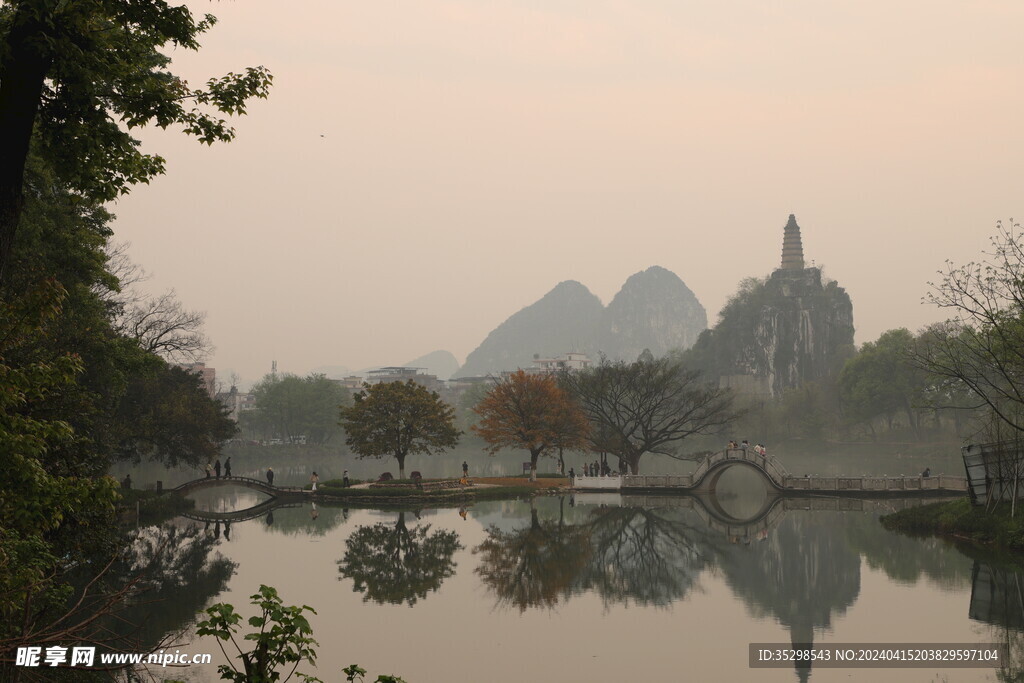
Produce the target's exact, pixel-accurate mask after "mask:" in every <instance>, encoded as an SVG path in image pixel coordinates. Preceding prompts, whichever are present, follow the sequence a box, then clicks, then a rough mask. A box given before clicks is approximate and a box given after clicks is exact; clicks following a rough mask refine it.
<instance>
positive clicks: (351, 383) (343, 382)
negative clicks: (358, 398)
mask: <svg viewBox="0 0 1024 683" xmlns="http://www.w3.org/2000/svg"><path fill="white" fill-rule="evenodd" d="M331 381H332V382H334V383H335V384H337V385H338V386H341V387H344V388H346V389H348V390H349V391H355V390H357V389H362V388H363V382H365V381H366V380H364V379H363V378H362V377H360V376H359V375H349V376H348V377H343V378H342V379H332V380H331Z"/></svg>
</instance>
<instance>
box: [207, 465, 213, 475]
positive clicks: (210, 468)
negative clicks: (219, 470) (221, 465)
mask: <svg viewBox="0 0 1024 683" xmlns="http://www.w3.org/2000/svg"><path fill="white" fill-rule="evenodd" d="M212 475H213V465H211V464H210V463H206V478H207V479H209V478H210V477H211V476H212Z"/></svg>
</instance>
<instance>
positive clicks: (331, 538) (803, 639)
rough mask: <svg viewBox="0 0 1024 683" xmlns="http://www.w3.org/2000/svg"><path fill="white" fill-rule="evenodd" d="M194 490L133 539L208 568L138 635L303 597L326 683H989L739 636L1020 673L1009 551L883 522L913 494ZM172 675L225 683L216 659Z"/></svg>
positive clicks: (975, 675) (1022, 610)
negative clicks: (222, 515) (925, 656)
mask: <svg viewBox="0 0 1024 683" xmlns="http://www.w3.org/2000/svg"><path fill="white" fill-rule="evenodd" d="M758 486H759V484H758V482H756V481H754V480H751V479H749V478H746V479H745V478H744V477H743V476H737V477H733V478H731V479H725V478H723V482H722V483H721V485H720V492H721V495H720V501H719V503H720V505H719V506H718V507H719V508H720V509H725V510H728V512H729V515H730V516H732V517H734V518H737V519H744V520H749V518H750V516H752V515H755V514H757V511H760V510H763V508H764V507H765V506H764V504H763V502H764V497H765V496H766V495H767V494H766V493H765V492H763V490H759V489H758ZM195 496H196V500H197V513H196V515H195V516H196V517H199V518H200V519H199V520H198V521H197V520H189V519H185V518H178V519H176V520H174V521H173V522H172V523H170V524H167V525H164V526H163V527H160V528H147V529H143V530H140V531H139V533H140V534H141V535H142V537H143V541H140V543H141V542H144V543H146V544H150V545H152V544H153V542H154V539H158V538H161V537H166V536H167V535H170V536H174V537H175V538H181V539H185V538H186V537H187V539H190V540H187V541H183V542H182V543H181V546H182V548H183V549H184V552H185V553H186V554H188V553H191V556H190V557H191V559H189V560H188V561H187V562H185V561H184V560H182V561H178V564H182V565H184V564H188V566H193V567H201V568H194V569H191V570H189V573H188V575H187V576H186V577H185V578H184V581H183V583H182V585H181V586H180V587H179V588H177V589H173V590H169V591H167V592H166V593H167V595H166V597H168V598H169V601H170V602H177V603H180V604H179V605H178V607H177V609H168V610H164V609H163V608H161V607H160V605H159V604H157V605H153V606H150V612H151V615H152V616H153V622H154V623H153V624H152V625H151V628H153V629H154V630H155V631H160V630H161V629H162V630H163V631H167V630H172V629H176V628H182V627H184V628H185V631H186V633H185V636H184V639H185V641H187V640H190V639H191V638H190V637H189V635H188V630H189V629H188V623H187V616H186V615H187V613H188V610H189V609H191V608H192V607H193V606H194V605H195V603H196V602H197V601H201V602H202V603H203V604H211V603H212V602H215V601H225V602H230V603H232V604H234V605H235V607H236V609H237V610H238V611H240V612H241V613H242V614H243V615H244V616H246V617H248V616H250V615H251V614H252V613H253V608H252V607H251V606H250V605H249V604H248V596H249V595H251V594H252V593H254V592H255V591H256V590H257V589H258V587H259V585H260V584H261V583H262V584H268V585H271V586H274V587H276V588H277V589H278V590H279V592H280V594H281V595H282V597H283V599H284V601H285V604H308V605H311V606H313V607H315V608H316V610H317V612H318V614H317V615H315V616H313V617H311V619H310V622H311V624H312V626H313V629H314V636H315V637H316V638H317V639H318V640H319V641H320V648H319V652H320V657H319V659H318V662H317V668H316V670H311V669H310V668H309V667H306V668H305V669H302V668H300V670H305V671H306V672H307V673H314V674H316V675H318V676H319V677H320V678H323V679H324V680H325V681H328V682H329V681H340V680H343V676H342V675H341V673H340V670H341V669H342V667H344V666H347V665H349V664H352V663H359V664H360V665H362V666H363V667H365V668H366V669H367V670H368V672H369V675H368V680H373V679H374V678H375V677H376V676H377V675H378V674H382V673H391V674H396V675H400V676H402V677H403V678H405V680H406V681H408V682H409V683H442V682H443V683H458V682H462V681H466V682H469V681H474V682H476V681H495V682H498V683H501V682H507V683H513V682H514V683H521V682H522V681H524V680H527V681H592V682H605V681H607V682H609V683H610V682H612V681H614V682H616V683H618V682H621V681H629V680H652V681H654V680H665V681H669V680H682V679H683V678H686V679H688V680H700V681H719V680H720V681H735V680H757V681H803V680H814V681H840V680H842V681H848V680H867V679H870V680H873V681H907V680H921V681H985V680H997V671H996V670H994V669H953V668H943V667H941V666H931V667H929V668H924V669H897V668H882V669H845V668H833V669H827V668H821V667H815V666H812V667H811V668H809V669H808V668H806V667H803V666H801V667H796V666H787V668H782V669H757V670H752V669H750V668H748V644H749V643H752V642H758V643H763V642H766V643H780V644H781V643H786V644H794V643H795V644H808V643H814V644H816V645H821V644H828V643H929V642H935V643H990V642H997V641H999V642H1008V643H1010V644H1011V645H1012V648H1011V653H1012V659H1013V660H1014V661H1012V662H1010V663H1009V665H1010V666H1011V671H1012V672H1015V674H1014V675H1018V676H1019V675H1021V671H1022V668H1024V662H1022V659H1024V657H1022V655H1024V646H1022V640H1024V635H1022V630H1021V629H1022V627H1024V623H1022V622H1024V601H1022V598H1021V594H1020V588H1021V586H1024V577H1022V575H1021V573H1020V571H1019V566H1020V565H1019V563H1018V564H1014V563H1013V562H1010V561H1008V560H1012V559H1013V558H1012V557H1010V558H1008V557H1007V556H1005V555H999V554H997V553H986V554H979V553H978V552H975V551H967V552H964V551H962V550H959V549H957V548H956V547H954V546H953V545H951V544H949V543H947V542H946V541H943V540H940V539H935V538H926V539H918V538H909V537H906V536H903V535H899V534H895V533H891V532H888V531H886V530H885V529H884V528H882V526H881V525H880V524H879V523H878V516H879V515H880V514H884V513H885V512H888V511H891V510H893V509H896V508H899V507H902V506H903V505H907V504H916V501H904V500H898V499H896V500H894V499H886V500H883V501H857V500H849V499H843V500H840V501H835V500H829V499H820V500H815V501H808V500H790V501H783V502H782V503H780V504H778V505H777V506H776V507H774V508H772V510H773V512H772V514H771V515H768V516H767V517H766V518H764V519H761V520H756V521H754V520H750V521H749V523H748V524H745V525H744V524H732V525H731V526H730V525H725V524H723V523H722V522H721V521H719V520H716V519H715V517H714V515H713V514H710V513H709V512H708V508H714V507H715V506H706V505H703V504H702V503H701V501H700V500H694V499H693V498H690V497H686V496H678V497H661V498H630V497H620V496H619V495H618V494H600V495H598V494H592V495H585V494H580V495H576V496H570V495H563V496H546V497H540V498H537V499H535V500H534V501H533V502H532V503H531V502H530V501H525V500H515V501H499V502H482V503H477V504H474V505H472V506H470V507H468V508H461V509H460V508H448V509H438V510H418V511H417V510H407V511H404V512H399V511H375V510H356V509H352V510H346V509H342V508H339V507H330V506H324V505H317V506H314V505H312V504H310V503H308V502H307V503H304V504H300V505H297V506H293V507H281V508H277V509H275V510H273V511H272V512H270V513H269V518H268V515H267V514H265V515H261V516H260V517H258V518H255V519H250V520H247V521H238V522H234V523H231V524H229V525H225V524H222V523H219V522H210V523H206V522H203V521H201V518H202V515H203V511H205V510H213V511H229V510H242V509H245V508H247V507H251V506H252V505H255V504H257V503H258V502H260V501H261V500H262V496H261V495H259V494H255V493H253V492H250V491H248V490H242V489H234V488H230V489H229V488H223V489H216V490H207V491H203V492H199V493H197V494H195ZM807 508H812V509H807ZM200 544H205V545H203V546H202V548H203V549H202V550H196V548H198V547H199V546H200ZM190 549H191V550H190ZM199 554H204V557H203V558H200V560H201V562H200V563H199V564H197V557H198V555H199ZM1018 562H1019V561H1018ZM175 590H177V591H178V592H177V593H175V592H174V591H175ZM175 596H178V597H175ZM182 605H185V607H182ZM199 606H202V605H199ZM165 612H167V614H171V613H173V616H171V617H166V618H165V616H164V614H165ZM191 640H192V642H191V643H190V644H188V645H183V646H180V649H181V650H182V651H186V652H212V653H214V655H215V656H214V661H215V663H219V662H222V661H224V658H223V656H222V655H220V653H219V649H218V647H217V644H216V643H215V642H209V641H208V640H204V639H191ZM179 642H182V641H179ZM160 674H161V675H164V676H168V675H170V674H167V673H164V672H160ZM173 675H174V676H176V677H179V678H183V679H185V680H190V681H215V680H219V679H218V678H217V675H216V672H215V667H214V666H211V665H206V666H194V667H190V668H188V669H183V670H176V671H174V672H173Z"/></svg>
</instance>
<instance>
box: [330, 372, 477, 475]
mask: <svg viewBox="0 0 1024 683" xmlns="http://www.w3.org/2000/svg"><path fill="white" fill-rule="evenodd" d="M364 387H365V388H364V389H363V390H362V391H358V392H356V394H355V396H354V397H353V398H354V403H353V404H352V405H351V406H350V407H345V408H342V409H341V425H342V427H344V429H345V433H346V434H348V438H347V439H346V440H345V443H346V444H348V445H349V447H350V448H351V449H352V450H353V451H355V453H356V455H358V456H359V457H361V458H382V457H385V456H388V455H393V456H394V457H395V460H397V461H398V471H399V477H400V478H402V479H404V478H405V457H406V456H407V455H409V454H410V453H413V454H416V453H425V454H427V455H431V454H434V453H440V452H442V451H443V450H445V449H446V448H454V447H455V446H456V445H457V444H458V442H459V436H460V435H461V434H462V432H460V431H459V430H458V429H456V428H455V422H454V421H455V411H454V409H452V407H451V406H449V405H448V404H446V403H445V402H444V401H442V400H441V397H440V396H438V395H437V392H435V391H430V390H428V389H427V388H426V387H424V386H423V385H421V384H417V383H416V382H414V381H413V380H408V381H407V382H405V383H402V382H381V383H380V384H372V385H364Z"/></svg>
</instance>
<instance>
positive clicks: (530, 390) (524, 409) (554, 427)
mask: <svg viewBox="0 0 1024 683" xmlns="http://www.w3.org/2000/svg"><path fill="white" fill-rule="evenodd" d="M473 411H474V412H475V413H476V414H477V415H479V416H480V422H479V423H477V424H476V425H474V426H473V428H472V429H473V431H475V432H476V433H477V434H479V435H480V436H481V437H483V439H484V440H485V441H486V442H487V443H488V444H489V446H488V448H487V450H488V451H489V452H491V453H492V454H494V453H497V452H498V451H499V450H501V449H502V448H523V449H526V450H528V451H530V481H536V480H537V460H538V458H540V456H541V455H545V454H547V453H548V452H549V451H551V450H555V449H574V448H585V447H586V444H587V431H588V429H589V424H588V422H587V418H586V416H585V415H584V414H583V412H582V411H581V410H580V409H579V407H578V406H577V405H576V403H575V402H574V401H573V400H572V399H571V398H570V397H569V394H567V393H566V392H565V391H564V390H563V389H562V388H561V387H559V386H558V381H557V380H556V379H555V377H554V376H552V375H528V374H526V373H525V372H523V371H522V370H519V371H517V372H514V373H512V374H511V375H508V376H507V377H505V378H503V379H501V380H499V381H497V382H495V384H494V386H492V387H491V389H490V391H488V392H487V394H486V395H485V396H484V398H483V399H482V400H481V401H480V403H478V404H477V405H476V407H474V408H473Z"/></svg>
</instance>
